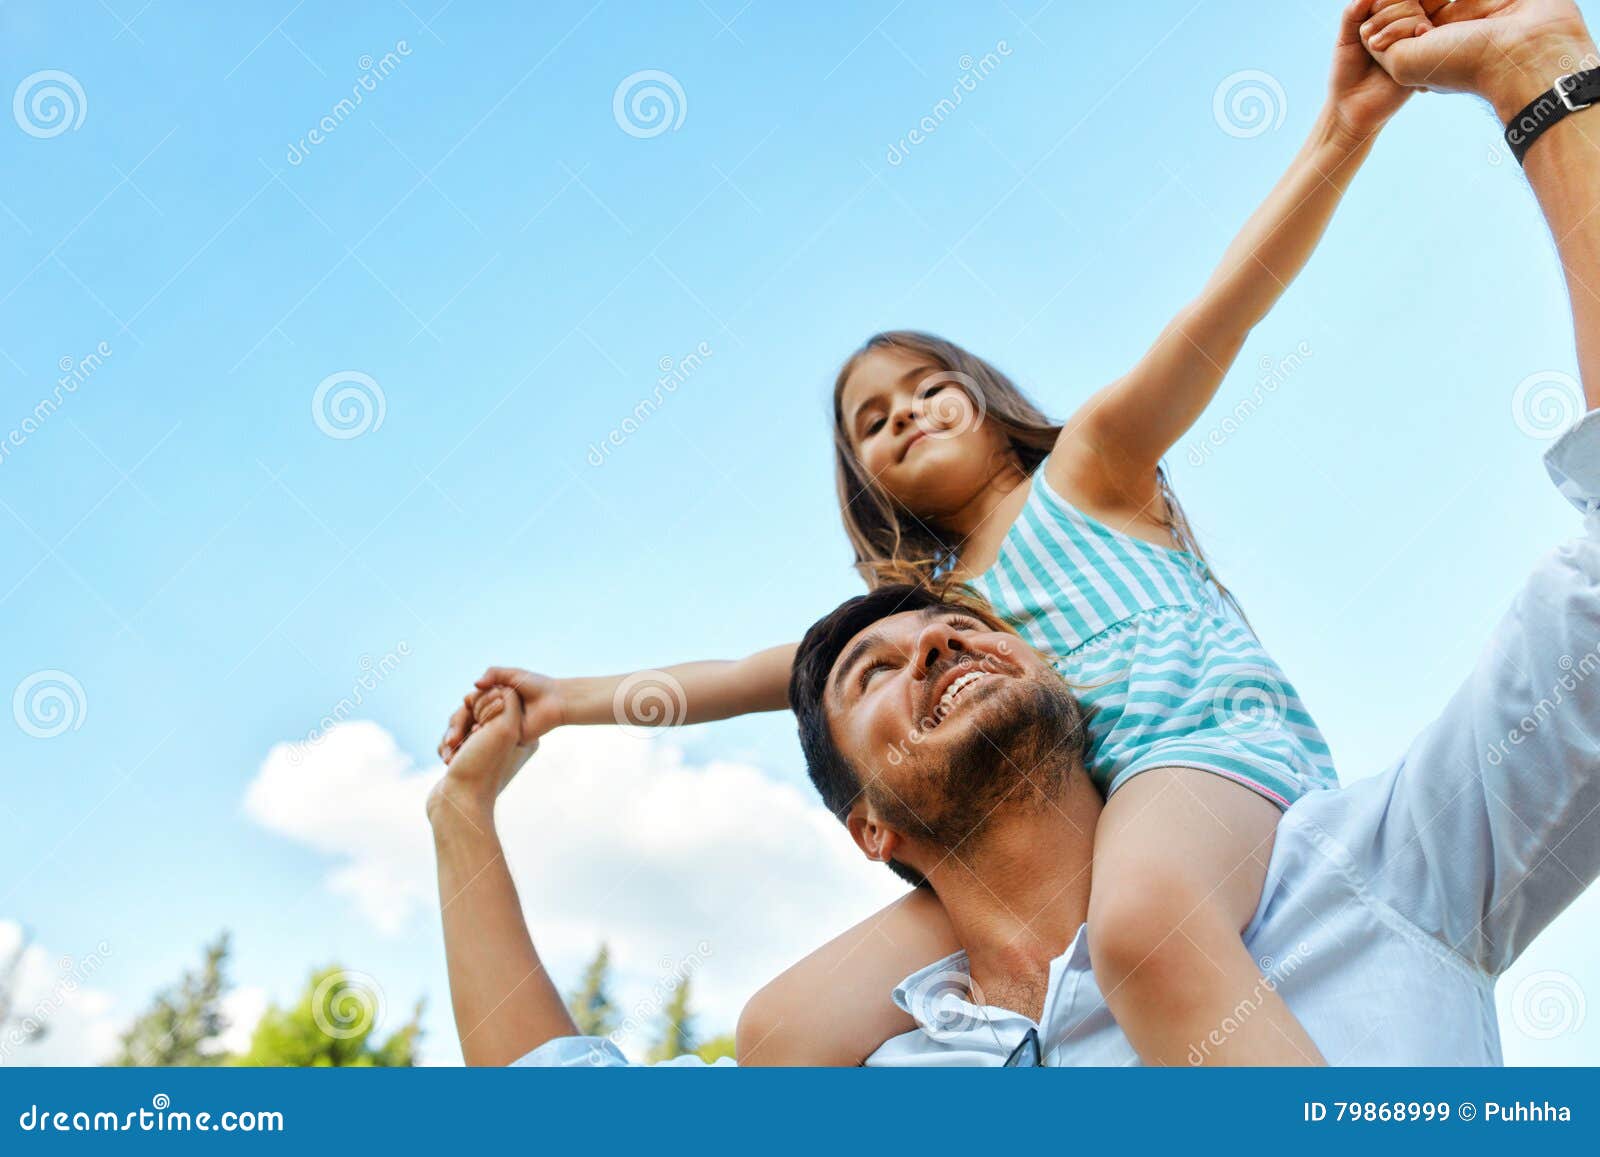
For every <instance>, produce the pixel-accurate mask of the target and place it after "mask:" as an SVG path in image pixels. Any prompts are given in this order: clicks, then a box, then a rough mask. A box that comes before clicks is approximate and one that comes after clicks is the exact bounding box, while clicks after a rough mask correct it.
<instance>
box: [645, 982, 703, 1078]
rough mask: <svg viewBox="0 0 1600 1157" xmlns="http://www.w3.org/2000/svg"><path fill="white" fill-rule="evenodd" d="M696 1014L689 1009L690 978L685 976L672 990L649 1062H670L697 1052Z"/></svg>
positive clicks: (662, 1015)
mask: <svg viewBox="0 0 1600 1157" xmlns="http://www.w3.org/2000/svg"><path fill="white" fill-rule="evenodd" d="M694 1021H695V1017H694V1013H693V1012H691V1011H690V1009H689V978H688V977H687V976H685V977H684V978H683V979H682V980H680V981H678V983H677V985H676V986H675V987H674V988H673V990H672V997H671V999H669V1000H668V1001H667V1007H666V1008H665V1009H664V1010H663V1011H662V1014H661V1035H660V1036H659V1037H657V1038H656V1043H655V1045H654V1047H652V1048H651V1049H650V1053H649V1056H648V1057H647V1059H648V1060H650V1061H651V1062H655V1061H670V1060H671V1059H672V1058H673V1057H677V1056H682V1055H683V1054H684V1053H692V1052H694V1051H695V1039H694Z"/></svg>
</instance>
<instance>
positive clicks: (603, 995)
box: [567, 943, 617, 1036]
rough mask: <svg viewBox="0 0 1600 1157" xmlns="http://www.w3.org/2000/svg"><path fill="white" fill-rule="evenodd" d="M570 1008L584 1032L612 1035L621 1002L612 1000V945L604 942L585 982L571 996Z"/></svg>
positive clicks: (588, 968)
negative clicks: (615, 1002)
mask: <svg viewBox="0 0 1600 1157" xmlns="http://www.w3.org/2000/svg"><path fill="white" fill-rule="evenodd" d="M567 1009H568V1011H570V1012H571V1013H572V1019H573V1021H575V1022H576V1023H577V1026H578V1032H579V1033H580V1034H581V1035H583V1036H610V1035H611V1034H612V1033H613V1032H615V1031H616V1030H617V1006H616V1005H615V1004H614V1003H612V1000H611V949H610V947H609V946H607V945H606V944H604V943H602V944H601V945H600V950H599V951H598V952H596V953H595V955H594V959H593V960H591V961H590V962H589V967H587V968H585V969H584V970H583V982H582V983H581V984H579V985H578V989H577V991H576V992H574V993H572V995H570V996H569V997H567Z"/></svg>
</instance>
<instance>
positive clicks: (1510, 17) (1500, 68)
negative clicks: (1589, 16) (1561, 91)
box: [1376, 0, 1597, 120]
mask: <svg viewBox="0 0 1600 1157" xmlns="http://www.w3.org/2000/svg"><path fill="white" fill-rule="evenodd" d="M1422 7H1423V10H1424V12H1425V14H1426V15H1427V16H1428V18H1429V19H1431V20H1432V21H1433V24H1434V28H1433V30H1432V31H1431V32H1429V33H1428V34H1427V35H1426V36H1421V37H1415V38H1406V39H1401V40H1399V41H1397V42H1395V43H1393V44H1392V45H1387V46H1384V47H1379V48H1377V50H1376V55H1377V57H1378V59H1379V61H1380V62H1381V63H1382V64H1383V65H1384V67H1385V68H1387V69H1388V70H1389V73H1390V74H1391V75H1392V76H1393V77H1394V78H1395V80H1397V81H1399V82H1400V83H1401V84H1404V85H1408V86H1412V87H1420V86H1427V87H1428V88H1433V89H1441V90H1443V91H1446V92H1471V93H1476V94H1478V95H1479V96H1483V97H1487V98H1488V99H1489V100H1490V101H1492V102H1493V103H1494V105H1495V108H1496V111H1498V112H1499V113H1500V116H1501V119H1502V120H1509V119H1510V118H1511V117H1512V116H1514V115H1515V114H1516V113H1517V112H1518V111H1520V110H1521V109H1522V107H1523V106H1524V105H1526V104H1527V103H1528V102H1529V101H1531V100H1533V99H1534V98H1535V97H1537V96H1538V95H1539V94H1540V93H1542V92H1544V91H1545V90H1546V89H1548V88H1550V87H1551V86H1552V85H1553V84H1554V83H1555V81H1556V78H1557V77H1558V76H1561V75H1563V74H1565V73H1569V72H1576V71H1578V70H1580V69H1583V68H1585V67H1594V65H1595V64H1596V63H1597V62H1596V61H1594V60H1593V59H1592V55H1593V52H1594V42H1593V41H1592V40H1591V39H1590V38H1589V33H1588V29H1587V28H1586V27H1585V26H1584V22H1583V15H1582V13H1580V12H1579V11H1578V6H1577V4H1576V3H1575V2H1574V0H1454V2H1450V0H1422ZM1380 43H1381V42H1380ZM1585 57H1589V58H1590V59H1588V60H1587V61H1586V60H1585Z"/></svg>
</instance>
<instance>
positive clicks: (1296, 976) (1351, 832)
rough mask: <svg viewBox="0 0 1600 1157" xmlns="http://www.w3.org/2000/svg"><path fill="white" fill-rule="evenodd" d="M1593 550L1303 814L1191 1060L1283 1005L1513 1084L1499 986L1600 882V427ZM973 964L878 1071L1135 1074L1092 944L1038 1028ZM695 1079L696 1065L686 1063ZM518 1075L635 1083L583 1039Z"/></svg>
mask: <svg viewBox="0 0 1600 1157" xmlns="http://www.w3.org/2000/svg"><path fill="white" fill-rule="evenodd" d="M1545 462H1546V465H1547V467H1548V468H1549V471H1550V475H1551V477H1552V478H1553V479H1554V480H1555V482H1556V484H1557V486H1558V487H1559V488H1560V489H1561V492H1562V493H1563V494H1564V495H1566V496H1567V498H1569V499H1570V500H1571V501H1572V502H1573V504H1574V505H1576V506H1577V507H1578V508H1579V509H1580V510H1581V511H1583V513H1584V515H1585V518H1584V533H1583V534H1582V535H1581V536H1579V537H1578V538H1575V539H1573V540H1572V541H1570V542H1568V543H1567V544H1566V545H1564V546H1562V547H1560V548H1559V549H1557V550H1556V551H1554V552H1553V553H1551V554H1550V555H1549V556H1548V557H1546V558H1545V559H1544V560H1543V561H1542V562H1541V563H1540V564H1539V566H1538V568H1537V569H1536V570H1535V571H1534V573H1533V575H1532V577H1530V578H1529V580H1528V582H1527V584H1526V585H1525V586H1524V587H1523V589H1522V591H1521V593H1520V594H1518V595H1517V598H1516V600H1515V602H1514V604H1513V605H1512V607H1511V610H1510V611H1509V612H1508V613H1507V615H1506V616H1505V618H1504V619H1503V620H1502V621H1501V622H1500V624H1499V626H1498V627H1497V628H1496V630H1495V633H1494V636H1493V637H1492V638H1491V639H1490V641H1489V644H1488V646H1487V648H1486V649H1485V650H1484V652H1483V654H1482V656H1481V657H1480V658H1479V660H1478V663H1477V667H1476V669H1475V670H1474V671H1473V672H1472V674H1471V675H1470V676H1469V677H1468V679H1467V681H1466V683H1465V684H1464V685H1463V686H1462V687H1461V689H1460V690H1459V691H1458V692H1456V694H1455V696H1454V698H1452V699H1451V700H1450V703H1449V705H1448V706H1447V707H1446V708H1445V709H1444V712H1443V713H1442V714H1441V715H1440V716H1439V718H1438V719H1437V720H1435V721H1434V722H1433V723H1432V724H1431V725H1430V726H1429V727H1428V728H1427V729H1426V730H1425V731H1423V733H1422V734H1421V735H1420V736H1419V737H1418V738H1417V740H1416V741H1415V742H1414V743H1413V744H1412V745H1411V748H1410V750H1409V751H1407V752H1406V753H1405V755H1404V756H1403V757H1402V758H1401V759H1400V761H1399V762H1398V763H1396V764H1395V765H1394V766H1393V767H1391V768H1390V769H1389V770H1388V771H1387V772H1385V773H1384V774H1383V775H1380V776H1378V777H1376V778H1373V779H1366V780H1362V781H1360V782H1357V783H1355V784H1352V785H1351V786H1349V787H1345V788H1340V789H1337V790H1331V791H1320V792H1315V793H1312V794H1310V795H1307V796H1304V797H1302V798H1301V799H1300V800H1299V801H1298V802H1296V803H1295V805H1294V806H1293V807H1291V808H1289V810H1288V811H1287V812H1285V813H1284V816H1283V819H1282V820H1281V822H1280V823H1279V825H1278V834H1277V840H1276V842H1275V844H1274V847H1273V852H1272V859H1271V862H1270V864H1269V866H1268V869H1267V877H1266V884H1265V886H1264V888H1263V890H1262V896H1261V905H1260V907H1259V908H1258V909H1257V911H1256V914H1255V918H1254V919H1253V920H1252V921H1251V923H1250V926H1249V927H1248V928H1247V929H1246V930H1245V933H1244V941H1245V944H1246V946H1247V947H1248V948H1249V949H1250V952H1251V954H1252V955H1254V956H1255V958H1256V960H1257V962H1258V963H1259V965H1260V967H1261V971H1262V976H1263V980H1262V982H1261V990H1260V991H1258V992H1256V993H1252V994H1251V996H1250V998H1248V999H1246V1000H1244V1001H1241V1002H1240V1004H1239V1005H1238V1006H1236V1007H1235V1008H1234V1009H1233V1010H1232V1012H1231V1013H1230V1014H1229V1015H1228V1016H1227V1017H1226V1018H1224V1019H1223V1020H1221V1021H1219V1023H1218V1024H1217V1026H1216V1028H1215V1030H1214V1031H1213V1033H1212V1034H1210V1036H1208V1038H1207V1039H1205V1040H1201V1041H1196V1042H1195V1046H1194V1051H1193V1052H1192V1053H1191V1056H1190V1059H1191V1061H1193V1062H1195V1063H1199V1062H1200V1061H1202V1060H1204V1059H1205V1058H1206V1054H1207V1053H1208V1052H1209V1051H1210V1050H1211V1049H1214V1048H1216V1047H1217V1046H1218V1045H1219V1044H1220V1043H1221V1042H1222V1041H1223V1040H1225V1039H1226V1037H1227V1036H1228V1034H1229V1033H1231V1032H1233V1031H1235V1030H1236V1029H1237V1027H1238V1026H1239V1025H1240V1024H1242V1023H1244V1022H1245V1021H1247V1020H1248V1019H1249V1017H1250V1016H1252V1015H1255V1014H1256V1013H1257V1012H1258V1011H1259V1009H1260V1004H1261V1000H1262V998H1263V997H1264V996H1265V995H1266V991H1267V989H1268V988H1269V987H1270V988H1271V989H1274V990H1276V991H1277V992H1278V994H1279V995H1281V996H1282V997H1283V999H1284V1001H1285V1002H1286V1003H1287V1004H1288V1006H1289V1008H1290V1010H1291V1011H1292V1012H1293V1013H1294V1014H1295V1016H1296V1017H1298V1018H1299V1020H1300V1023H1301V1024H1303V1025H1304V1026H1305V1028H1306V1031H1307V1032H1308V1033H1309V1034H1310V1035H1311V1038H1312V1039H1313V1040H1314V1041H1316V1043H1317V1046H1318V1047H1319V1048H1320V1049H1321V1050H1322V1053H1323V1055H1324V1056H1325V1057H1326V1058H1327V1059H1328V1061H1329V1063H1331V1064H1335V1065H1492V1064H1498V1063H1500V1037H1499V1029H1498V1024H1497V1020H1496V1017H1495V1008H1494V983H1495V979H1496V977H1498V976H1499V975H1500V974H1501V973H1502V972H1504V971H1505V970H1506V969H1507V968H1509V967H1510V966H1511V964H1512V962H1513V961H1515V960H1516V958H1517V957H1518V956H1519V955H1520V954H1521V953H1522V951H1523V950H1524V949H1525V948H1526V947H1527V946H1528V944H1529V943H1530V942H1531V941H1532V940H1533V938H1534V937H1535V936H1537V935H1538V934H1539V932H1540V931H1541V930H1542V929H1543V928H1544V927H1545V926H1546V925H1547V924H1549V923H1550V921H1551V920H1553V919H1555V917H1556V916H1558V915H1559V914H1560V913H1561V912H1562V911H1563V910H1564V909H1565V908H1566V907H1567V905H1568V904H1570V903H1571V902H1572V901H1573V900H1574V899H1576V898H1577V897H1578V895H1579V894H1580V893H1582V892H1583V890H1584V889H1585V888H1586V887H1588V885H1589V884H1590V883H1591V882H1592V881H1593V880H1594V879H1595V877H1596V875H1597V874H1600V411H1594V412H1591V413H1590V414H1588V415H1587V416H1586V417H1584V419H1583V420H1582V421H1581V422H1579V423H1578V425H1577V426H1575V427H1574V428H1573V429H1572V430H1570V431H1568V432H1567V434H1565V435H1564V436H1563V437H1562V438H1561V440H1560V441H1558V442H1557V443H1556V444H1555V445H1554V446H1552V447H1551V448H1550V450H1549V452H1548V453H1547V454H1546V456H1545ZM967 979H968V974H967V961H966V955H965V953H959V952H958V953H956V954H955V955H953V956H949V957H947V958H945V959H944V960H941V961H938V962H937V963H935V964H930V965H929V966H928V967H926V968H923V969H920V970H919V971H917V972H915V973H913V974H912V975H910V976H908V977H907V978H906V979H905V980H904V981H903V982H901V984H900V985H899V986H898V987H896V989H895V992H894V999H895V1002H896V1003H897V1004H898V1005H899V1006H900V1007H901V1008H902V1009H904V1010H906V1011H907V1012H908V1013H910V1014H911V1016H912V1017H913V1019H914V1020H916V1022H917V1024H918V1027H917V1028H916V1029H914V1030H913V1031H911V1032H907V1033H904V1034H902V1035H900V1036H897V1037H894V1038H893V1039H892V1040H889V1041H887V1042H885V1043H884V1044H883V1045H882V1046H881V1047H879V1048H878V1050H877V1051H876V1052H874V1053H873V1054H872V1056H870V1057H869V1058H868V1059H867V1064H869V1065H939V1066H949V1065H1000V1064H1002V1063H1004V1062H1005V1060H1006V1058H1007V1057H1009V1056H1011V1055H1012V1053H1013V1052H1014V1051H1015V1050H1017V1048H1018V1046H1019V1045H1021V1044H1022V1043H1023V1041H1024V1039H1025V1038H1026V1037H1027V1036H1028V1034H1029V1032H1030V1030H1031V1031H1032V1032H1033V1033H1035V1034H1036V1036H1037V1039H1038V1043H1039V1055H1040V1057H1041V1058H1042V1062H1043V1063H1044V1064H1046V1065H1131V1064H1137V1063H1138V1058H1137V1056H1136V1055H1135V1054H1134V1052H1133V1049H1132V1048H1131V1047H1130V1046H1129V1044H1128V1040H1127V1038H1126V1037H1125V1036H1124V1035H1123V1033H1122V1030H1121V1029H1120V1028H1118V1026H1117V1023H1116V1021H1115V1020H1114V1019H1113V1018H1112V1016H1111V1012H1110V1010H1109V1009H1108V1008H1107V1007H1106V1002H1105V998H1104V997H1103V996H1102V995H1101V994H1100V990H1099V987H1098V986H1097V985H1096V983H1095V978H1094V972H1093V970H1092V968H1091V967H1090V963H1089V946H1088V936H1087V929H1086V928H1084V927H1080V928H1079V929H1078V931H1077V935H1076V936H1075V937H1074V938H1073V940H1072V943H1071V944H1070V945H1069V946H1068V948H1067V950H1066V952H1064V953H1063V954H1062V955H1060V956H1058V957H1057V958H1056V959H1055V960H1054V961H1052V962H1051V965H1050V980H1049V987H1048V989H1047V991H1046V994H1045V999H1044V1007H1043V1011H1042V1013H1041V1016H1040V1019H1039V1020H1038V1021H1037V1022H1036V1021H1034V1020H1032V1019H1030V1018H1028V1017H1026V1016H1023V1015H1022V1014H1021V1013H1017V1012H1013V1011H1011V1010H1009V1009H1004V1008H997V1007H994V1006H992V1005H991V1006H978V1005H976V1004H973V1003H971V1002H970V1001H969V999H968V998H967V992H968V989H967ZM680 1060H682V1061H684V1062H687V1063H694V1062H693V1061H692V1059H691V1058H680ZM516 1063H517V1064H519V1065H568V1064H580V1065H593V1064H602V1065H609V1064H624V1063H626V1061H625V1058H624V1057H623V1056H622V1054H621V1052H619V1051H618V1050H617V1049H616V1047H615V1046H614V1045H612V1044H611V1043H610V1042H609V1041H603V1040H598V1039H595V1038H591V1037H564V1038H558V1039H557V1040H553V1041H550V1042H549V1043H547V1044H545V1045H544V1046H542V1047H540V1048H538V1049H535V1050H534V1051H533V1052H531V1053H529V1054H528V1055H527V1056H526V1057H523V1058H522V1059H521V1060H520V1061H518V1062H516Z"/></svg>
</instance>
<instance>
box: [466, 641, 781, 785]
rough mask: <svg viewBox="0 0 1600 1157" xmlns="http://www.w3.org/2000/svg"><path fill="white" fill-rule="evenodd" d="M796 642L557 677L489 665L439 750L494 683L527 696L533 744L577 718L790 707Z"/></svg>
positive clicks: (655, 722) (642, 720)
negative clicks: (739, 655) (734, 655)
mask: <svg viewBox="0 0 1600 1157" xmlns="http://www.w3.org/2000/svg"><path fill="white" fill-rule="evenodd" d="M797 645H798V644H795V643H784V644H782V645H781V646H777V647H768V648H767V649H766V650H764V651H757V652H756V653H755V654H753V655H747V656H745V657H744V658H743V659H706V660H701V661H698V662H693V663H678V664H675V665H674V666H671V667H663V668H661V669H660V670H653V671H633V672H630V673H628V674H626V675H599V676H587V677H580V678H576V679H553V678H551V677H550V676H548V675H539V674H535V673H534V672H532V671H524V670H522V669H521V668H519V667H490V668H489V669H488V670H487V671H485V672H484V673H483V675H482V676H481V677H479V679H478V681H477V684H476V689H475V690H473V691H472V692H470V693H469V694H468V695H467V696H466V698H465V699H463V700H462V706H461V707H459V708H457V710H456V713H455V714H454V715H452V716H451V717H450V724H449V726H448V727H447V728H446V729H445V733H444V738H443V739H441V740H440V741H439V749H438V750H439V757H440V758H441V759H443V760H444V761H445V762H446V763H449V762H450V761H451V759H453V758H454V757H455V753H456V750H457V749H458V748H459V747H460V746H461V744H462V742H463V741H464V740H465V739H466V737H467V735H468V733H469V732H470V731H471V730H472V706H473V703H474V702H475V701H476V700H477V697H478V696H479V695H480V694H482V693H483V692H484V691H487V690H488V689H489V688H491V687H496V686H505V687H513V688H515V689H516V691H517V694H519V695H520V696H521V697H522V739H521V742H522V743H523V744H524V745H527V744H531V743H533V742H534V741H536V740H537V739H538V738H539V737H540V736H542V735H545V734H546V733H548V732H550V731H552V730H554V729H555V728H557V727H561V726H565V725H569V724H574V723H626V724H630V725H633V726H636V727H637V726H643V727H677V726H681V725H683V724H687V723H706V722H709V721H710V720H713V719H727V718H729V717H731V716H734V715H748V714H751V713H754V712H757V711H779V710H782V709H783V708H786V707H788V706H789V670H790V668H791V667H793V666H794V653H795V649H796V647H797Z"/></svg>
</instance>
